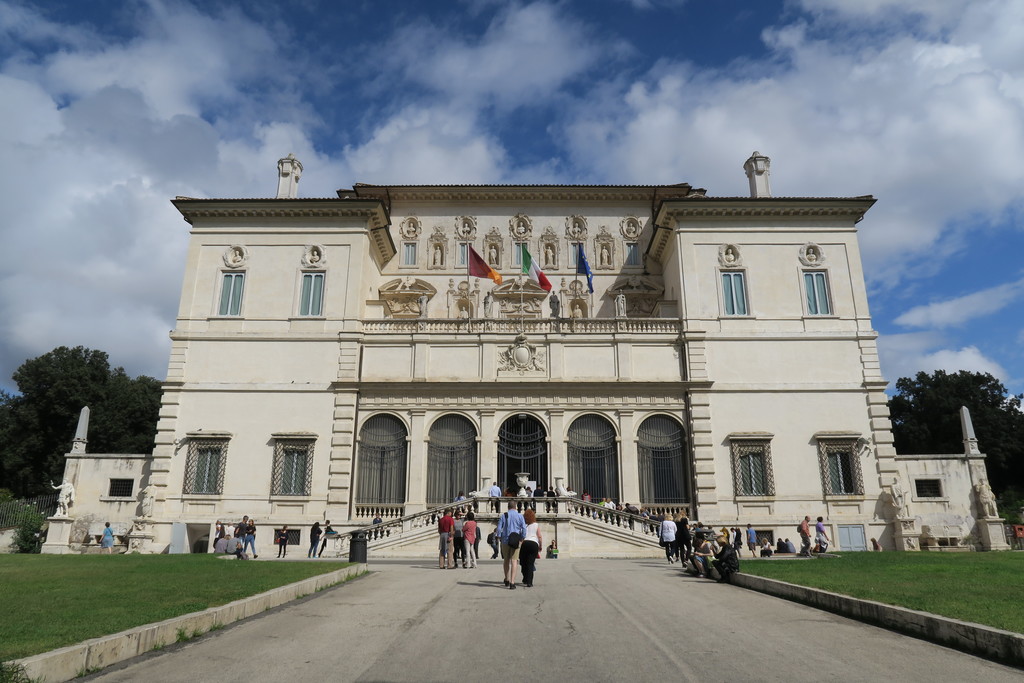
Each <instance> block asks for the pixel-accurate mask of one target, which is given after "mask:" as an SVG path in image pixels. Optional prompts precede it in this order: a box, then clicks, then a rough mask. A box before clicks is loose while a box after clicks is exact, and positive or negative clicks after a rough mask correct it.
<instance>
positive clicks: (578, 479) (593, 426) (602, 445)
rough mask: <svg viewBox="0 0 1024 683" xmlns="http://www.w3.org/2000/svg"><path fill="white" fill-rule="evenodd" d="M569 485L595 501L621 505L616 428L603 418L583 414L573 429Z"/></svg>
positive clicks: (570, 447)
mask: <svg viewBox="0 0 1024 683" xmlns="http://www.w3.org/2000/svg"><path fill="white" fill-rule="evenodd" d="M569 485H570V486H572V487H573V489H574V490H576V491H579V492H580V493H583V492H584V491H586V492H587V493H589V494H590V496H591V498H592V499H593V500H594V501H595V502H600V500H601V499H602V498H611V499H612V500H613V501H615V502H620V501H619V447H618V444H617V443H616V441H615V429H614V428H613V427H612V425H611V423H610V422H608V420H606V419H604V418H603V417H601V416H600V415H581V416H580V417H577V418H576V419H575V420H573V422H572V424H571V425H570V426H569Z"/></svg>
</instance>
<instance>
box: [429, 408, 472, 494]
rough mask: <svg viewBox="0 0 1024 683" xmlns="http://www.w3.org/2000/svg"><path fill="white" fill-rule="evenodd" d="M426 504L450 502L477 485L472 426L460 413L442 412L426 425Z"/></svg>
mask: <svg viewBox="0 0 1024 683" xmlns="http://www.w3.org/2000/svg"><path fill="white" fill-rule="evenodd" d="M429 438H430V442H429V444H428V445H427V504H428V505H442V504H444V503H450V502H451V501H453V500H454V499H455V496H457V495H458V493H459V491H463V492H465V493H469V492H470V491H475V490H476V488H477V485H476V481H477V477H476V459H477V458H476V451H477V448H476V427H474V426H473V423H472V422H470V421H469V420H467V419H466V418H464V417H462V416H461V415H442V416H441V417H439V418H438V419H437V421H436V422H434V424H432V425H431V426H430V437H429Z"/></svg>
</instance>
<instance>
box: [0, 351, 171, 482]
mask: <svg viewBox="0 0 1024 683" xmlns="http://www.w3.org/2000/svg"><path fill="white" fill-rule="evenodd" d="M13 379H14V381H15V382H16V383H17V385H18V391H19V392H20V394H19V395H10V394H2V395H0V487H5V488H9V489H11V491H12V492H13V493H14V494H15V495H16V496H34V495H40V494H42V493H48V492H49V485H48V483H47V482H48V481H50V480H51V479H52V480H54V481H57V480H59V479H60V478H61V477H62V476H63V474H64V454H65V453H67V452H68V451H70V450H71V441H72V439H73V438H74V435H75V427H76V425H77V423H78V415H79V412H80V411H81V409H82V408H83V407H84V406H89V410H90V423H89V445H88V449H89V451H90V452H93V453H148V452H149V451H151V450H152V448H153V441H154V437H155V435H156V423H157V419H158V415H159V411H160V383H159V382H157V381H156V380H155V379H153V378H152V377H146V376H140V377H138V378H135V379H132V378H131V377H129V376H128V375H127V374H126V373H125V371H124V369H122V368H114V369H113V370H112V369H111V368H110V363H109V361H108V358H107V354H106V353H105V352H103V351H95V350H92V349H86V348H84V347H81V346H78V347H75V348H73V349H71V348H68V347H66V346H61V347H58V348H56V349H54V350H53V351H50V352H49V353H46V354H43V355H42V356H39V357H38V358H33V359H31V360H28V361H25V363H23V364H22V365H21V367H19V368H18V369H17V370H16V371H15V372H14V375H13Z"/></svg>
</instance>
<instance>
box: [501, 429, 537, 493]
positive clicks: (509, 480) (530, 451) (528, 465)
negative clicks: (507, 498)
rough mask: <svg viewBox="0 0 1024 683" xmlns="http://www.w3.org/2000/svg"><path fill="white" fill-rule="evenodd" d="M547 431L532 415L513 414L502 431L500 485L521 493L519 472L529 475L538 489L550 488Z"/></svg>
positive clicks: (503, 488)
mask: <svg viewBox="0 0 1024 683" xmlns="http://www.w3.org/2000/svg"><path fill="white" fill-rule="evenodd" d="M547 436H548V433H547V430H546V429H544V425H543V424H541V422H540V420H538V419H537V418H535V417H533V416H531V415H522V414H520V415H513V416H512V417H510V418H508V419H507V420H505V421H504V422H503V423H502V424H501V428H500V429H499V430H498V482H497V483H498V486H500V487H501V488H502V490H503V491H504V490H507V489H512V490H513V491H516V490H518V486H517V485H516V473H517V472H529V473H530V479H533V480H536V482H537V485H538V486H547V485H548V440H547Z"/></svg>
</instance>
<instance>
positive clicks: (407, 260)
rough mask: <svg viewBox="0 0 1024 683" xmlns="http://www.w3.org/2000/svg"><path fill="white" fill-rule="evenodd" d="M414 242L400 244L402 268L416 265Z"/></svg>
mask: <svg viewBox="0 0 1024 683" xmlns="http://www.w3.org/2000/svg"><path fill="white" fill-rule="evenodd" d="M416 246H417V245H416V242H403V243H402V265H403V266H415V265H416Z"/></svg>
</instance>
